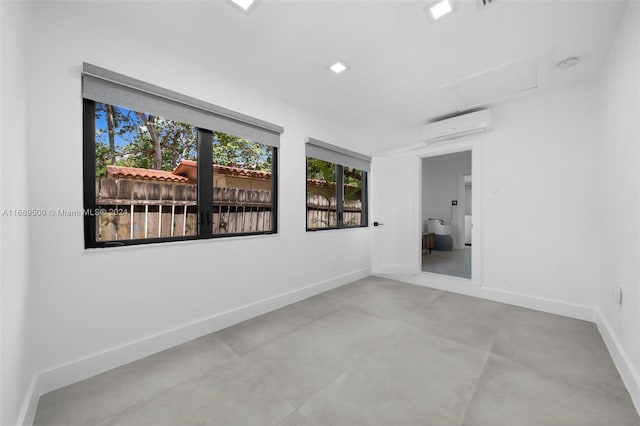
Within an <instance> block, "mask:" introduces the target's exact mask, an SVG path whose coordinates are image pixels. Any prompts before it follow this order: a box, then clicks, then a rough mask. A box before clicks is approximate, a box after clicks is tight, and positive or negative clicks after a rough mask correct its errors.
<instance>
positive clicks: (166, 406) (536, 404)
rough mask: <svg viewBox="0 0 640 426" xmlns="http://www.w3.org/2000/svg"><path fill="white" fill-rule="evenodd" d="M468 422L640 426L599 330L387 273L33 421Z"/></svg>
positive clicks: (153, 365) (87, 387)
mask: <svg viewBox="0 0 640 426" xmlns="http://www.w3.org/2000/svg"><path fill="white" fill-rule="evenodd" d="M223 339H224V340H223ZM225 340H226V342H228V344H227V343H226V342H225ZM492 342H493V345H492V344H491V343H492ZM232 347H233V349H232ZM238 354H240V355H238ZM487 359H488V360H489V361H488V362H487ZM483 366H484V369H483ZM296 407H298V408H299V411H296ZM463 420H464V422H465V424H466V425H509V426H511V425H514V426H515V425H518V426H520V425H524V426H526V425H529V424H531V425H553V426H556V425H559V426H563V425H576V424H580V425H607V426H608V425H614V424H615V425H623V426H624V425H636V426H640V418H639V417H638V415H637V412H636V411H635V408H634V406H633V404H632V402H631V399H630V397H629V394H628V392H627V391H626V388H625V387H624V384H623V383H622V381H621V379H620V377H619V375H618V373H617V371H616V369H615V366H614V365H613V361H612V360H611V357H610V355H609V353H608V351H607V348H606V346H605V345H604V342H603V341H602V338H601V336H600V334H599V333H598V330H597V328H596V327H595V325H594V324H592V323H588V322H584V321H578V320H572V319H569V318H564V317H559V316H555V315H550V314H545V313H541V312H536V311H531V310H527V309H522V308H517V307H513V306H509V305H501V304H498V303H493V302H489V301H485V300H480V299H474V298H471V297H466V296H460V295H456V294H452V293H444V292H442V291H439V290H433V289H429V288H425V287H419V286H414V285H410V284H404V283H400V282H398V281H393V280H389V279H386V278H382V277H368V278H366V279H363V280H359V281H357V282H354V283H352V284H349V285H346V286H343V287H340V288H337V289H335V290H332V291H329V292H326V293H324V294H322V295H319V296H315V297H313V298H310V299H307V300H305V301H302V302H300V303H297V304H294V305H291V306H288V307H285V308H283V309H280V310H277V311H274V312H271V313H269V314H267V315H263V316H261V317H259V318H256V319H254V320H250V321H247V322H245V323H242V324H239V325H237V326H235V327H231V328H229V329H227V330H224V331H222V332H219V333H215V334H212V335H209V336H206V337H203V338H201V339H197V340H194V341H192V342H188V343H186V344H184V345H180V346H177V347H175V348H172V349H170V350H167V351H164V352H161V353H158V354H155V355H153V356H150V357H147V358H144V359H141V360H139V361H136V362H133V363H131V364H127V365H125V366H123V367H120V368H117V369H114V370H111V371H109V372H106V373H103V374H100V375H97V376H95V377H92V378H90V379H87V380H84V381H82V382H79V383H76V384H74V385H71V386H67V387H65V388H63V389H59V390H57V391H54V392H50V393H49V394H47V395H44V396H43V397H42V398H41V399H40V402H39V404H38V409H37V412H36V417H35V422H34V424H35V425H36V426H40V425H65V426H67V425H69V426H73V425H103V426H107V425H135V426H144V425H153V426H156V425H163V424H167V425H190V424H200V425H207V424H213V425H216V424H218V425H243V426H244V425H252V424H259V425H282V426H291V425H299V426H308V425H313V424H315V425H340V424H348V425H359V424H363V425H364V424H366V425H389V424H391V425H397V424H401V425H438V426H449V425H460V424H461V423H462V421H463Z"/></svg>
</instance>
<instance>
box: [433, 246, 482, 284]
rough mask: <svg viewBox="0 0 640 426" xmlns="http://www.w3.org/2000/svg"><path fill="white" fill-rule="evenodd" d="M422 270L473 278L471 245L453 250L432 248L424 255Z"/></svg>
mask: <svg viewBox="0 0 640 426" xmlns="http://www.w3.org/2000/svg"><path fill="white" fill-rule="evenodd" d="M422 270H423V271H424V272H433V273H435V274H443V275H451V276H454V277H460V278H468V279H471V247H465V248H464V249H459V250H451V251H437V250H432V251H431V253H424V254H423V255H422Z"/></svg>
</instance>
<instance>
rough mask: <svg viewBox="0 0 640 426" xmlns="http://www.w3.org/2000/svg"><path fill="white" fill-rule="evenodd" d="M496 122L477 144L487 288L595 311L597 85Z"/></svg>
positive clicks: (536, 102) (504, 111)
mask: <svg viewBox="0 0 640 426" xmlns="http://www.w3.org/2000/svg"><path fill="white" fill-rule="evenodd" d="M493 118H494V124H493V131H492V132H491V133H488V134H487V135H486V136H485V137H484V138H483V162H482V168H483V172H484V173H483V191H484V192H483V194H482V195H483V198H482V199H483V205H482V208H483V223H482V235H483V244H484V247H483V256H484V258H483V259H484V264H483V273H484V275H483V285H484V286H487V287H491V288H495V289H499V290H503V291H508V292H514V293H521V294H525V295H531V296H535V297H539V298H547V299H552V300H554V301H560V302H564V303H567V304H575V305H583V306H588V307H593V306H595V303H596V299H595V297H596V294H595V288H596V286H597V283H598V282H599V278H600V276H601V270H600V267H599V265H600V256H601V254H600V253H601V247H600V246H599V241H598V235H599V232H600V231H599V229H600V228H601V226H602V224H601V223H599V222H598V220H597V218H598V214H597V209H598V205H599V200H598V197H597V193H596V191H594V188H595V187H596V186H597V182H598V180H597V177H596V173H595V170H596V169H597V166H598V158H597V154H596V145H597V142H598V136H597V135H598V119H599V116H598V104H597V91H596V87H595V85H592V84H589V85H584V86H579V87H574V88H570V89H566V90H563V91H559V92H546V93H540V94H538V95H535V96H531V97H527V98H523V99H521V100H517V101H512V102H509V103H503V104H500V105H497V106H496V107H494V108H493Z"/></svg>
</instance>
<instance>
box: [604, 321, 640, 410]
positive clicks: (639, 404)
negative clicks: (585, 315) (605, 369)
mask: <svg viewBox="0 0 640 426" xmlns="http://www.w3.org/2000/svg"><path fill="white" fill-rule="evenodd" d="M596 324H597V325H598V330H599V331H600V334H601V335H602V339H603V340H604V343H605V344H606V345H607V348H608V349H609V353H610V354H611V358H613V362H614V364H615V365H616V368H617V369H618V373H620V377H622V381H623V382H624V385H625V386H626V387H627V390H628V391H629V395H630V396H631V400H632V401H633V405H635V407H636V411H637V412H638V414H639V415H640V374H639V372H638V370H636V368H635V367H634V365H633V363H632V362H631V358H629V354H627V351H625V349H624V347H623V346H622V344H621V343H620V341H619V340H618V338H617V337H616V335H615V334H614V333H613V330H612V329H611V327H610V326H609V323H608V322H607V320H606V319H605V318H604V315H602V312H600V310H599V309H596Z"/></svg>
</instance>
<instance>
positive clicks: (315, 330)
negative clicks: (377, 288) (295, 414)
mask: <svg viewBox="0 0 640 426" xmlns="http://www.w3.org/2000/svg"><path fill="white" fill-rule="evenodd" d="M399 326H400V324H399V323H396V322H393V321H388V320H384V319H381V318H378V317H375V316H373V315H369V314H367V313H366V312H363V311H361V310H359V309H357V308H354V307H350V306H347V307H344V308H341V309H339V310H337V311H335V312H333V313H331V314H329V315H327V316H325V317H323V318H321V319H319V320H318V321H316V322H314V323H311V324H309V325H308V326H305V327H302V328H300V329H298V330H296V331H294V332H291V333H289V334H287V335H285V336H283V337H281V338H279V339H277V340H274V341H273V342H271V343H269V344H267V345H265V346H261V347H259V348H257V349H255V350H253V351H251V352H249V353H247V354H246V355H243V357H246V358H247V359H248V360H250V361H251V362H253V363H255V364H256V365H257V366H259V367H260V368H261V369H262V370H263V371H264V372H265V373H266V374H268V375H269V376H270V377H271V378H272V380H273V383H274V385H275V386H276V387H277V388H278V389H279V391H280V393H281V394H282V395H283V396H284V397H285V398H286V399H287V400H288V401H289V402H291V403H292V404H293V405H294V406H295V407H299V406H301V405H302V404H304V403H305V402H306V401H307V400H308V399H309V398H311V397H312V396H313V395H315V394H316V393H317V392H319V391H320V390H321V389H323V388H324V387H325V386H327V385H328V384H329V383H330V382H331V381H332V380H333V379H334V378H335V377H337V376H338V375H339V374H341V373H342V372H343V371H344V370H345V369H346V368H347V367H349V365H351V363H353V362H354V361H355V360H357V359H358V358H360V357H361V356H362V355H364V354H366V353H367V352H368V351H370V350H371V349H372V348H373V347H374V345H375V344H376V343H377V342H379V341H380V340H381V339H382V338H383V337H385V336H387V335H388V334H389V333H391V332H393V331H394V330H396V329H397V328H398V327H399Z"/></svg>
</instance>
